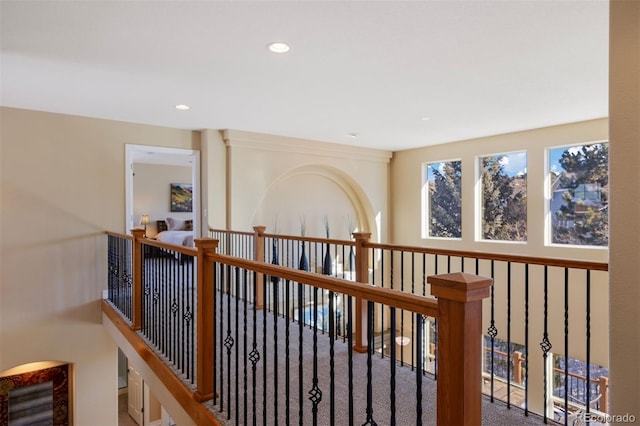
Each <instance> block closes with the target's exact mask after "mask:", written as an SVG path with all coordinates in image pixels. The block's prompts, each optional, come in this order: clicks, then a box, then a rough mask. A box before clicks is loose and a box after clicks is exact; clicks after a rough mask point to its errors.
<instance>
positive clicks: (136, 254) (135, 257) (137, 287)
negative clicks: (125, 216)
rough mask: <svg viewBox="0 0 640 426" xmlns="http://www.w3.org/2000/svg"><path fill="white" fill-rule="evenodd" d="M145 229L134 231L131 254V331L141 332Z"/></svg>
mask: <svg viewBox="0 0 640 426" xmlns="http://www.w3.org/2000/svg"><path fill="white" fill-rule="evenodd" d="M144 233H145V231H144V229H132V230H131V234H132V235H133V244H132V246H133V253H131V264H132V267H133V277H131V278H132V280H131V293H132V294H131V296H132V300H131V329H132V330H136V331H137V330H140V329H141V328H142V314H143V312H142V253H143V247H142V240H143V239H144Z"/></svg>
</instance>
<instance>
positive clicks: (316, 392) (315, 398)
mask: <svg viewBox="0 0 640 426" xmlns="http://www.w3.org/2000/svg"><path fill="white" fill-rule="evenodd" d="M309 400H310V401H311V404H312V405H313V408H312V413H313V426H318V404H320V401H322V391H321V390H320V388H319V387H318V287H313V387H312V388H311V390H310V391H309Z"/></svg>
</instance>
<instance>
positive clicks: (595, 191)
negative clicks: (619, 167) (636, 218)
mask: <svg viewBox="0 0 640 426" xmlns="http://www.w3.org/2000/svg"><path fill="white" fill-rule="evenodd" d="M608 163H609V145H608V144H607V143H598V144H591V145H576V146H571V147H564V148H557V149H552V150H549V170H550V173H551V206H550V209H551V228H552V242H553V243H555V244H576V245H590V246H607V245H608V244H609V174H608V173H609V167H608Z"/></svg>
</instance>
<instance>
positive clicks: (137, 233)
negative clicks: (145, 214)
mask: <svg viewBox="0 0 640 426" xmlns="http://www.w3.org/2000/svg"><path fill="white" fill-rule="evenodd" d="M144 232H145V231H144V229H132V230H131V235H133V236H134V238H144Z"/></svg>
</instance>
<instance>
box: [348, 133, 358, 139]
mask: <svg viewBox="0 0 640 426" xmlns="http://www.w3.org/2000/svg"><path fill="white" fill-rule="evenodd" d="M347 136H349V137H350V138H357V137H358V134H357V133H355V132H353V133H347Z"/></svg>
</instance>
